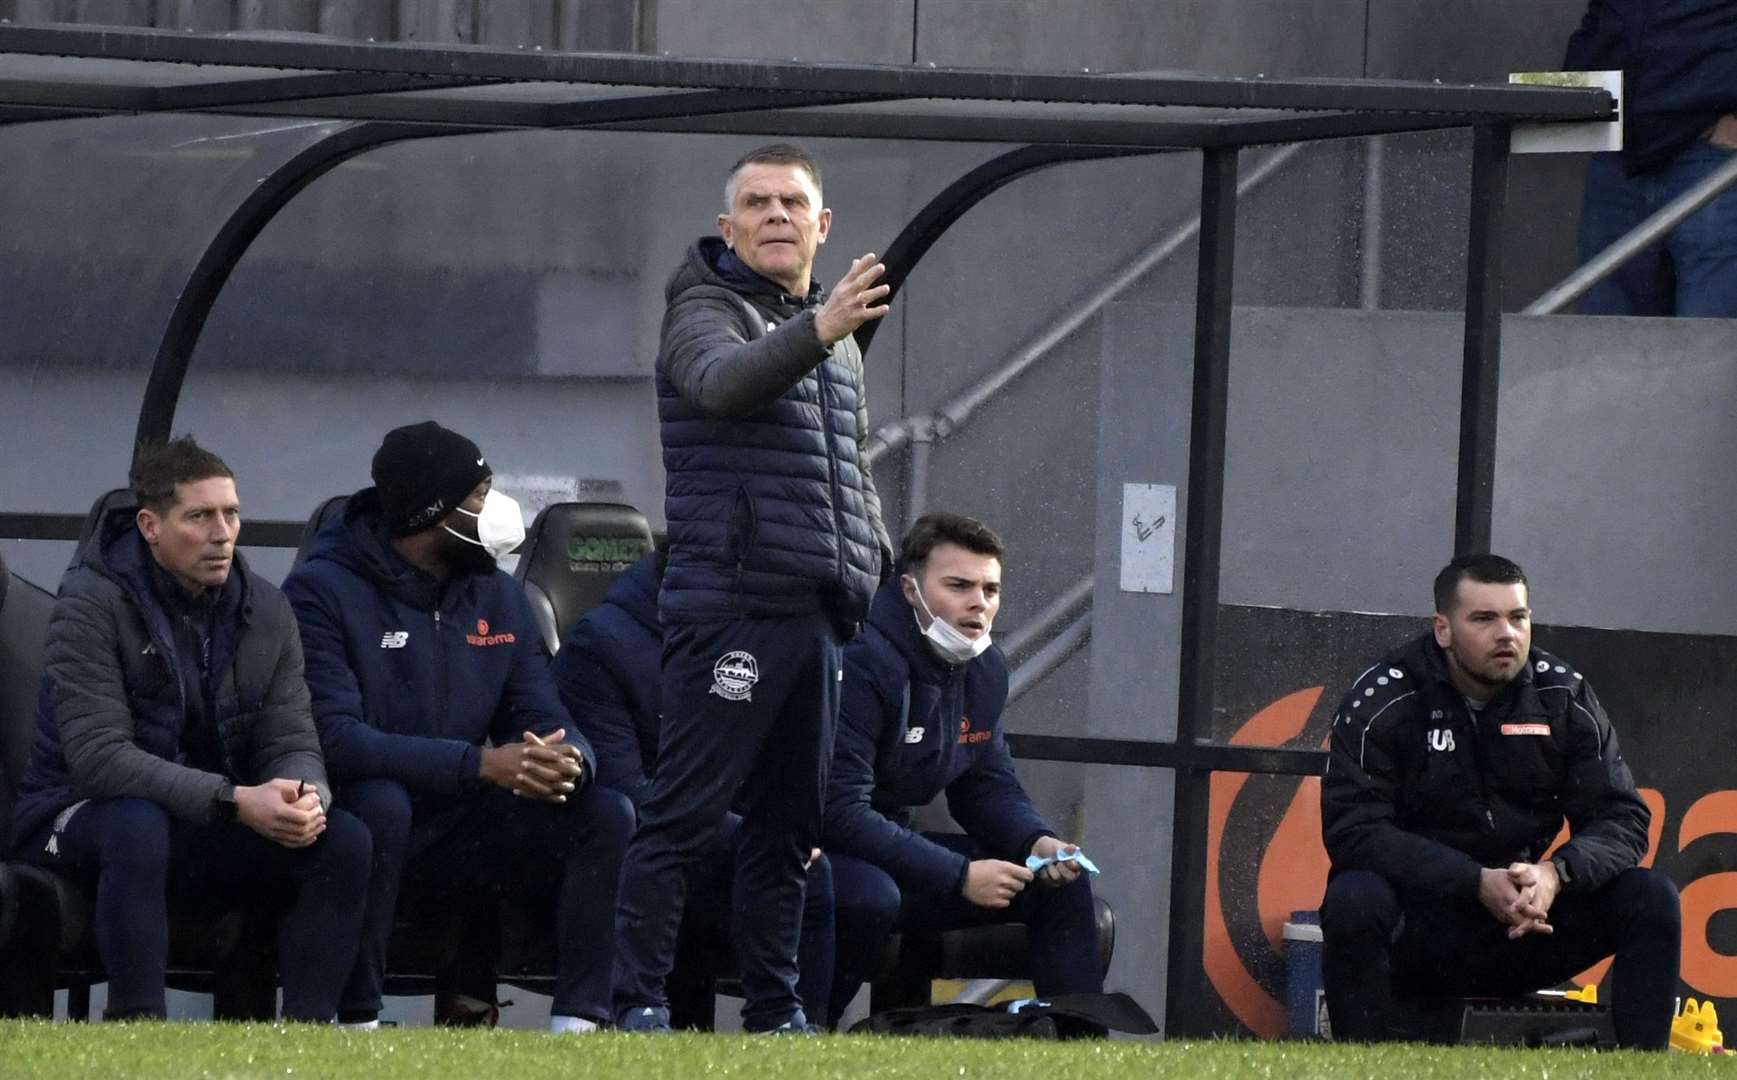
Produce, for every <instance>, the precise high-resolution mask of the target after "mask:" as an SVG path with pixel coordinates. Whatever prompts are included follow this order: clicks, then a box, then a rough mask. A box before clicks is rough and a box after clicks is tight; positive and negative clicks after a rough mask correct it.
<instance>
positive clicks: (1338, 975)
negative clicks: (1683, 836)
mask: <svg viewBox="0 0 1737 1080" xmlns="http://www.w3.org/2000/svg"><path fill="white" fill-rule="evenodd" d="M1550 924H1551V925H1552V926H1553V927H1555V932H1554V933H1551V934H1527V935H1526V936H1524V937H1522V938H1519V939H1517V940H1514V941H1509V940H1508V936H1507V930H1508V928H1507V927H1506V926H1505V925H1503V924H1502V923H1499V922H1497V921H1496V919H1495V916H1493V915H1491V914H1490V913H1489V912H1488V911H1487V910H1485V909H1484V906H1483V905H1482V904H1480V903H1479V902H1478V901H1477V899H1476V898H1463V899H1460V900H1455V901H1441V900H1422V899H1419V900H1417V901H1414V902H1409V903H1408V902H1406V900H1405V898H1402V897H1401V896H1400V894H1399V893H1398V892H1396V891H1395V890H1394V888H1393V886H1392V885H1391V884H1389V883H1388V881H1387V879H1386V878H1383V877H1381V876H1380V875H1378V874H1374V873H1371V872H1369V871H1367V870H1349V871H1345V872H1343V873H1339V874H1335V875H1333V877H1332V879H1331V880H1330V881H1328V883H1327V895H1326V898H1325V899H1323V900H1322V901H1321V936H1322V938H1323V943H1324V945H1323V947H1324V951H1323V953H1322V961H1321V975H1322V981H1323V982H1324V983H1325V984H1326V992H1327V1012H1328V1015H1329V1016H1330V1017H1331V1018H1332V1022H1333V1036H1334V1038H1336V1039H1345V1040H1354V1041H1373V1040H1380V1039H1389V1038H1395V1037H1403V1036H1404V1035H1405V1033H1404V1032H1401V1031H1397V1030H1395V1028H1394V1026H1393V1021H1394V1019H1395V1018H1396V1017H1395V1012H1394V1007H1393V999H1394V996H1395V992H1396V991H1398V992H1399V993H1400V994H1401V995H1406V994H1407V992H1408V991H1409V996H1417V997H1422V996H1440V997H1516V996H1519V995H1521V994H1527V993H1530V992H1532V991H1533V990H1538V989H1541V988H1543V987H1548V986H1555V985H1556V984H1557V983H1559V982H1562V981H1563V980H1565V979H1568V978H1569V977H1571V976H1573V975H1575V974H1577V973H1579V972H1581V971H1584V970H1585V969H1587V968H1589V967H1591V966H1592V965H1593V964H1595V963H1597V962H1598V961H1600V960H1602V959H1604V958H1605V957H1607V956H1610V955H1611V954H1613V953H1614V954H1615V956H1616V960H1615V963H1613V964H1612V965H1611V974H1610V977H1611V987H1610V994H1609V997H1610V1006H1611V1010H1610V1011H1611V1019H1612V1021H1614V1023H1615V1026H1616V1038H1617V1042H1618V1043H1619V1044H1621V1045H1623V1046H1630V1047H1638V1048H1643V1049H1655V1050H1657V1049H1663V1048H1664V1046H1665V1043H1666V1041H1667V1040H1668V1039H1669V1037H1670V1030H1671V1013H1672V1009H1673V1007H1674V999H1675V995H1676V993H1677V964H1678V959H1679V956H1680V953H1681V951H1682V915H1681V912H1680V910H1679V905H1678V901H1677V888H1676V886H1675V885H1673V884H1671V880H1670V879H1669V878H1667V877H1665V876H1664V875H1663V874H1660V873H1657V872H1655V871H1652V870H1646V869H1641V868H1639V867H1636V868H1634V869H1632V870H1625V871H1623V872H1622V873H1621V874H1618V875H1617V876H1616V877H1615V878H1614V879H1613V880H1612V881H1610V882H1609V883H1608V884H1606V885H1605V886H1604V887H1603V888H1601V889H1598V890H1596V891H1594V892H1590V893H1570V894H1568V895H1565V896H1559V897H1557V899H1556V903H1555V904H1554V905H1552V906H1551V908H1550Z"/></svg>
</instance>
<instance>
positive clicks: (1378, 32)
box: [1365, 0, 1586, 82]
mask: <svg viewBox="0 0 1737 1080" xmlns="http://www.w3.org/2000/svg"><path fill="white" fill-rule="evenodd" d="M1585 11H1586V0H1524V2H1523V3H1518V4H1516V3H1514V2H1513V0H1370V3H1369V67H1368V70H1367V71H1366V72H1365V74H1366V75H1368V76H1369V77H1370V78H1374V79H1444V80H1455V81H1466V82H1505V81H1507V78H1508V73H1509V72H1511V71H1552V70H1555V69H1557V68H1559V67H1561V66H1562V53H1563V50H1564V48H1565V47H1566V46H1567V44H1568V35H1569V34H1571V33H1573V32H1574V28H1575V27H1576V26H1579V25H1580V16H1581V15H1582V14H1583V13H1584V12H1585Z"/></svg>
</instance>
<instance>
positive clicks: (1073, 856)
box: [1025, 848, 1098, 874]
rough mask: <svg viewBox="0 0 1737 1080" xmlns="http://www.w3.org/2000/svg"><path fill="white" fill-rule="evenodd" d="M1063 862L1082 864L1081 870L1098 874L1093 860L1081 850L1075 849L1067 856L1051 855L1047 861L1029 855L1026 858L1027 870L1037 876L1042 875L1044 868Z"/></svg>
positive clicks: (1040, 857) (1037, 856)
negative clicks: (1037, 874)
mask: <svg viewBox="0 0 1737 1080" xmlns="http://www.w3.org/2000/svg"><path fill="white" fill-rule="evenodd" d="M1061 862H1077V863H1079V864H1080V869H1081V870H1084V871H1085V872H1086V873H1088V874H1096V873H1098V868H1097V866H1096V864H1094V863H1093V862H1092V860H1090V859H1088V858H1086V853H1085V852H1083V851H1081V850H1080V849H1079V848H1074V849H1073V850H1072V851H1070V852H1068V853H1067V854H1065V855H1062V854H1056V855H1051V856H1049V857H1048V858H1047V859H1046V858H1044V857H1042V856H1040V855H1027V856H1026V857H1025V868H1026V869H1027V870H1030V871H1031V872H1032V873H1034V874H1036V873H1041V872H1042V871H1043V868H1044V867H1046V866H1049V865H1052V864H1054V863H1061Z"/></svg>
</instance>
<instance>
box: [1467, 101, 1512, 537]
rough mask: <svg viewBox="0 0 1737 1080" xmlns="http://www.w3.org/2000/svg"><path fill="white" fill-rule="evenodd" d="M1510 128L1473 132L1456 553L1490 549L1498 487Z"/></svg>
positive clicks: (1480, 128)
mask: <svg viewBox="0 0 1737 1080" xmlns="http://www.w3.org/2000/svg"><path fill="white" fill-rule="evenodd" d="M1508 134H1509V129H1508V128H1507V127H1506V126H1502V125H1495V126H1486V127H1478V128H1474V129H1473V132H1472V135H1473V137H1472V206H1471V220H1470V226H1469V228H1470V235H1469V236H1468V237H1467V241H1466V322H1465V366H1464V370H1463V374H1462V377H1461V381H1460V458H1459V491H1458V496H1457V498H1456V501H1455V510H1454V554H1456V555H1463V554H1466V553H1467V552H1472V551H1488V550H1489V549H1490V522H1491V516H1492V506H1493V504H1494V502H1495V488H1496V400H1497V391H1498V389H1499V387H1500V385H1501V371H1500V368H1501V359H1502V222H1503V216H1504V211H1505V210H1506V208H1507V200H1508Z"/></svg>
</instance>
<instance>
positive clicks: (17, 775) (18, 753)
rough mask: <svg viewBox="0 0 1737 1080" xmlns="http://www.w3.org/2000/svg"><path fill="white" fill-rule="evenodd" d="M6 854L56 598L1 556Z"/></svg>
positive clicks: (1, 807)
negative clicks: (14, 571) (16, 572)
mask: <svg viewBox="0 0 1737 1080" xmlns="http://www.w3.org/2000/svg"><path fill="white" fill-rule="evenodd" d="M0 597H3V599H0V852H3V851H5V850H6V848H7V847H8V846H9V844H10V842H11V832H12V803H13V801H14V800H15V799H16V798H17V797H18V784H19V781H21V780H22V779H23V778H24V766H25V764H26V762H27V761H28V760H29V758H30V740H31V738H32V736H33V735H34V733H35V731H36V698H37V695H38V693H39V691H40V688H41V683H42V656H43V651H44V648H45V647H46V645H47V643H48V620H49V617H50V616H51V615H52V614H53V613H54V597H53V596H52V595H51V594H50V593H49V592H48V591H47V590H46V589H41V588H38V587H37V586H35V585H33V584H31V583H30V582H28V581H25V580H24V579H23V578H19V577H14V576H13V575H12V573H11V572H10V571H9V570H7V569H6V564H5V560H4V559H0Z"/></svg>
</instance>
